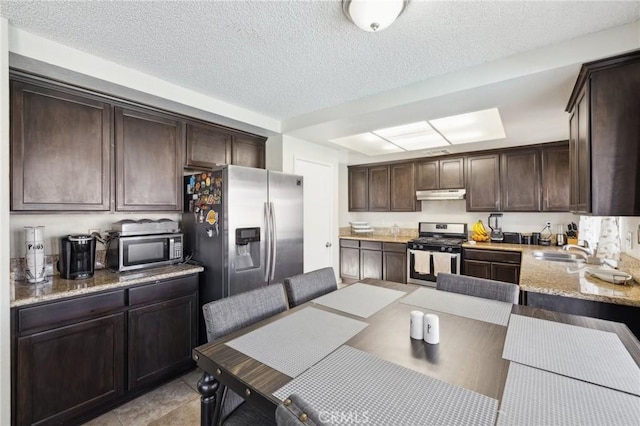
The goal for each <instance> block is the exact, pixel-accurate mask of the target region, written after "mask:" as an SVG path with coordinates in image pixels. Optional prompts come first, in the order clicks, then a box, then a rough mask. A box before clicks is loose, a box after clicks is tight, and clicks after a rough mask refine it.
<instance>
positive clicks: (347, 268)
mask: <svg viewBox="0 0 640 426" xmlns="http://www.w3.org/2000/svg"><path fill="white" fill-rule="evenodd" d="M340 277H341V278H342V281H343V282H344V283H345V284H351V283H354V282H356V281H358V280H359V279H360V241H357V240H340Z"/></svg>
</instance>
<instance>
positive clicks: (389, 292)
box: [313, 283, 406, 318]
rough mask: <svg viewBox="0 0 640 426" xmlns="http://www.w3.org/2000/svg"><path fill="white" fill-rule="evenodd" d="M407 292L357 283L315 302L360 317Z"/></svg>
mask: <svg viewBox="0 0 640 426" xmlns="http://www.w3.org/2000/svg"><path fill="white" fill-rule="evenodd" d="M405 294H406V293H405V292H404V291H398V290H393V289H390V288H383V287H377V286H373V285H368V284H363V283H356V284H352V285H350V286H347V287H344V288H342V289H340V290H338V291H333V292H331V293H328V294H325V295H324V296H320V297H318V298H316V299H314V300H313V303H317V304H319V305H323V306H327V307H329V308H333V309H337V310H339V311H342V312H346V313H348V314H351V315H356V316H358V317H362V318H369V317H370V316H371V315H373V314H375V313H376V312H378V311H379V310H380V309H382V308H384V307H385V306H387V305H389V304H391V303H392V302H393V301H394V300H396V299H398V298H400V297H402V296H404V295H405Z"/></svg>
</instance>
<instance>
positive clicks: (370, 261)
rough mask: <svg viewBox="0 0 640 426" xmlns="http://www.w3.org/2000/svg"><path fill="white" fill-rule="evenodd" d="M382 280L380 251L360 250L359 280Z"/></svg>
mask: <svg viewBox="0 0 640 426" xmlns="http://www.w3.org/2000/svg"><path fill="white" fill-rule="evenodd" d="M365 278H373V279H376V280H381V279H382V250H366V249H360V279H361V280H363V279H365Z"/></svg>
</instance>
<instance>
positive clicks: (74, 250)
mask: <svg viewBox="0 0 640 426" xmlns="http://www.w3.org/2000/svg"><path fill="white" fill-rule="evenodd" d="M95 262H96V237H94V236H92V235H67V236H66V237H62V238H60V260H58V270H59V271H60V277H62V278H64V279H67V280H82V279H85V278H91V277H92V276H93V272H94V268H95Z"/></svg>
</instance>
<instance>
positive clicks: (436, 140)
mask: <svg viewBox="0 0 640 426" xmlns="http://www.w3.org/2000/svg"><path fill="white" fill-rule="evenodd" d="M373 133H374V134H376V135H378V136H381V137H383V138H384V139H386V140H388V141H391V142H392V143H393V144H394V145H397V146H399V147H401V148H403V149H405V150H407V151H415V150H418V149H427V148H436V147H439V146H448V145H449V143H448V142H447V141H446V140H445V139H444V138H443V137H442V136H440V134H439V133H438V132H436V131H435V130H433V127H431V126H430V125H429V123H427V122H426V121H419V122H417V123H409V124H405V125H403V126H395V127H388V128H386V129H379V130H374V131H373Z"/></svg>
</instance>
